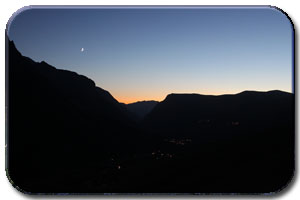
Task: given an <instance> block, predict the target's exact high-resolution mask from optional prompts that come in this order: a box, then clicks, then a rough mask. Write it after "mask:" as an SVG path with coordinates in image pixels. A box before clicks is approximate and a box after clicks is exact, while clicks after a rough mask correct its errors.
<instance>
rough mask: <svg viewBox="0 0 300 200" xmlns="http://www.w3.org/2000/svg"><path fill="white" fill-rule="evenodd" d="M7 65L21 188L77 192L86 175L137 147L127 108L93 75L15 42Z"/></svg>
mask: <svg viewBox="0 0 300 200" xmlns="http://www.w3.org/2000/svg"><path fill="white" fill-rule="evenodd" d="M8 70H9V77H8V78H9V85H8V86H9V88H8V107H9V110H8V111H9V112H8V153H9V157H8V175H9V177H10V178H11V180H12V181H13V182H14V183H15V184H16V185H17V186H18V187H20V188H21V189H23V190H25V191H28V192H75V191H76V184H78V185H80V187H82V182H81V183H80V184H79V183H76V181H80V180H79V179H83V178H84V177H83V176H87V177H88V176H93V175H95V174H94V173H95V170H97V171H98V172H99V171H101V170H102V169H106V168H109V169H111V168H115V169H117V163H113V162H111V158H112V157H115V158H116V159H117V158H118V157H126V156H127V155H131V154H132V152H135V151H136V150H135V148H136V147H138V144H137V142H136V141H139V139H140V138H139V135H140V134H137V130H136V129H135V128H134V123H133V122H132V121H131V120H130V119H129V118H128V114H127V112H126V108H124V107H123V106H122V105H120V104H119V103H118V102H117V101H116V100H115V99H114V98H113V97H112V96H111V95H110V93H109V92H107V91H105V90H103V89H101V88H99V87H96V86H95V83H94V82H93V81H92V80H90V79H88V78H87V77H84V76H82V75H78V74H76V73H75V72H70V71H66V70H58V69H56V68H54V67H52V66H50V65H48V64H47V63H45V62H41V63H37V62H34V61H32V60H31V59H29V58H26V57H23V56H22V55H21V54H20V53H19V52H18V51H17V49H16V48H15V46H14V44H13V42H10V43H9V69H8ZM140 142H141V141H140ZM95 168H96V169H95ZM99 169H100V170H99ZM76 170H77V171H76ZM99 173H100V172H99ZM74 174H75V177H74ZM76 174H77V175H76ZM112 178H113V177H112ZM73 179H74V180H76V181H75V182H74V180H73ZM87 179H88V178H87ZM102 181H103V184H104V185H105V184H107V183H106V181H107V180H106V178H102ZM72 182H73V183H74V184H73V183H72ZM87 185H88V184H87ZM99 191H101V189H100V190H99ZM87 192H88V191H87Z"/></svg>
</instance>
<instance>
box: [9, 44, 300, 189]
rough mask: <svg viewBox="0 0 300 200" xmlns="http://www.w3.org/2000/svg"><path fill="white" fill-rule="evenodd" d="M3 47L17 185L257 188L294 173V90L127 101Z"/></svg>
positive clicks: (276, 183)
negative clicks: (5, 51) (6, 54)
mask: <svg viewBox="0 0 300 200" xmlns="http://www.w3.org/2000/svg"><path fill="white" fill-rule="evenodd" d="M8 47H9V48H8V49H9V51H8V63H9V67H8V69H7V70H8V71H7V72H8V76H7V77H8V79H7V82H8V90H7V105H8V108H9V109H8V113H7V114H8V115H7V116H8V118H7V121H8V127H7V130H8V134H7V141H8V143H7V144H8V151H7V152H8V163H7V164H8V171H7V172H8V175H9V178H10V179H11V182H13V184H15V185H16V186H18V187H19V188H21V189H22V190H24V191H29V192H36V193H48V192H50V193H67V192H69V193H70V192H71V193H80V192H83V193H95V192H96V193H102V192H126V193H128V192H129V193H138V192H143V193H144V192H150V193H155V192H163V193H170V192H171V193H173V192H176V193H178V192H184V193H194V192H197V193H198V192H201V193H206V192H229V193H232V192H235V193H251V192H255V193H265V192H270V191H277V190H278V189H281V188H282V187H283V186H284V185H285V184H286V183H287V182H288V181H290V179H291V177H292V175H293V173H294V164H295V162H294V149H295V148H294V143H295V141H294V138H295V95H294V94H291V93H287V92H282V91H278V90H274V91H269V92H256V91H244V92H241V93H239V94H235V95H219V96H213V95H200V94H169V95H167V97H166V98H165V99H164V100H163V101H162V102H157V101H142V102H136V103H132V104H127V105H126V104H122V103H119V102H118V101H117V100H116V99H114V98H113V96H112V95H111V94H110V93H109V92H108V91H106V90H104V89H102V88H100V87H96V86H95V83H94V82H93V81H92V80H90V79H89V78H87V77H85V76H82V75H79V74H77V73H75V72H71V71H67V70H60V69H56V68H55V67H53V66H50V65H49V64H47V63H46V62H40V63H39V62H34V61H33V60H31V59H30V58H27V57H24V56H22V55H21V54H20V52H19V51H18V50H17V49H16V47H15V45H14V43H13V42H8Z"/></svg>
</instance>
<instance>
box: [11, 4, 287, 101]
mask: <svg viewBox="0 0 300 200" xmlns="http://www.w3.org/2000/svg"><path fill="white" fill-rule="evenodd" d="M7 30H8V36H9V38H10V39H11V40H13V41H14V42H15V45H16V47H17V49H18V50H19V51H20V52H21V53H22V54H23V55H25V56H28V57H30V58H32V59H33V60H35V61H43V60H44V61H46V62H47V63H49V64H51V65H53V66H55V67H56V68H59V69H67V70H71V71H75V72H77V73H79V74H83V75H85V76H87V77H89V78H91V79H92V80H94V81H95V82H96V85H97V86H99V87H101V88H103V89H105V90H108V91H109V92H110V93H111V94H112V95H113V96H114V97H115V98H116V99H117V100H118V101H120V102H124V103H129V102H135V101H140V100H159V101H161V100H163V99H164V98H165V97H166V95H167V94H169V93H200V94H230V93H238V92H241V91H244V90H259V91H268V90H283V91H287V92H293V88H292V81H293V78H292V77H293V57H292V54H293V37H292V35H293V28H292V25H291V22H290V21H289V19H288V18H287V17H286V16H285V15H284V14H283V13H281V12H280V11H278V10H276V9H275V8H268V7H260V8H257V7H256V8H229V7H227V8H216V7H213V8H208V7H207V8H192V9H182V8H171V9H166V8H159V9H158V8H156V9H154V8H146V9H145V8H131V9H129V8H114V9H112V8H105V9H103V8H102V9H95V8H94V9H91V8H90V9H88V8H85V9H80V8H76V9H75V8H73V9H58V8H55V9H40V8H39V9H37V8H36V9H27V10H24V11H22V12H21V13H19V14H18V15H17V16H16V17H14V18H13V19H11V21H10V23H9V24H8V29H7ZM82 48H84V51H81V49H82Z"/></svg>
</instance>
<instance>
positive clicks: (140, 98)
mask: <svg viewBox="0 0 300 200" xmlns="http://www.w3.org/2000/svg"><path fill="white" fill-rule="evenodd" d="M246 90H247V91H260V92H267V91H271V90H277V89H270V90H255V89H245V90H228V91H226V92H225V91H214V92H204V91H203V92H195V91H185V92H183V91H174V92H166V94H165V95H161V96H156V97H154V96H155V95H153V98H152V97H151V95H148V94H147V95H144V96H142V95H136V96H135V95H133V96H131V97H129V96H127V95H126V96H127V97H125V96H124V95H113V94H112V95H113V97H114V98H115V99H116V100H117V101H118V102H120V103H125V104H130V103H135V102H138V101H159V102H160V101H163V100H164V99H165V98H166V97H167V96H168V95H169V94H171V93H174V94H201V95H226V94H238V93H241V92H243V91H246ZM281 91H284V92H291V91H285V90H281Z"/></svg>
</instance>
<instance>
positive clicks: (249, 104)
mask: <svg viewBox="0 0 300 200" xmlns="http://www.w3.org/2000/svg"><path fill="white" fill-rule="evenodd" d="M294 101H295V97H294V94H290V93H287V92H282V91H277V90H276V91H269V92H255V91H245V92H242V93H239V94H236V95H220V96H211V95H199V94H170V95H168V96H167V97H166V99H165V100H164V101H162V102H160V103H158V105H156V106H155V108H154V109H153V110H152V111H151V112H150V113H149V114H148V115H147V116H146V117H145V119H144V120H143V122H142V125H143V127H144V129H145V130H146V131H147V132H148V134H153V135H156V136H159V137H162V138H164V139H165V144H164V145H162V146H161V147H160V150H161V151H162V149H163V150H164V151H167V152H169V153H170V152H173V153H174V154H181V161H180V163H181V164H178V166H180V167H181V169H184V170H182V171H184V172H185V173H182V174H181V173H179V172H178V171H177V172H174V174H173V175H174V176H175V174H176V175H178V176H186V177H189V179H184V180H182V181H183V182H185V181H191V182H194V183H195V184H196V183H197V182H199V177H201V179H202V181H203V183H204V182H206V183H207V185H205V184H203V185H204V186H203V187H202V189H203V190H204V191H211V190H210V189H211V187H214V188H218V189H219V191H224V192H225V191H228V190H230V189H229V188H231V187H234V188H235V189H237V188H238V190H239V191H240V192H242V191H244V192H245V191H246V190H247V189H246V188H247V187H248V188H251V189H253V191H260V192H265V191H276V190H279V189H282V187H284V186H286V184H287V183H288V182H289V181H290V180H291V178H292V176H293V170H294V133H295V128H294V127H295V124H294V119H295V118H294V117H295V115H294V114H295V113H294V110H295V108H294V103H295V102H294ZM174 144H175V146H176V145H177V146H178V145H179V146H184V148H185V149H189V150H185V152H179V151H178V149H176V148H175V147H174ZM168 145H169V146H168ZM170 145H173V148H174V149H172V147H171V146H170ZM187 166H195V167H194V168H190V167H187ZM187 174H189V175H187ZM191 177H193V178H191ZM211 177H214V178H215V179H214V180H215V182H214V184H213V183H212V182H211V179H212V178H211ZM229 180H230V181H229ZM245 180H247V181H245ZM202 181H201V182H202ZM226 182H227V183H228V184H227V185H226ZM210 183H212V184H213V185H214V186H212V185H210ZM237 183H238V184H237ZM275 188H276V189H275Z"/></svg>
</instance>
